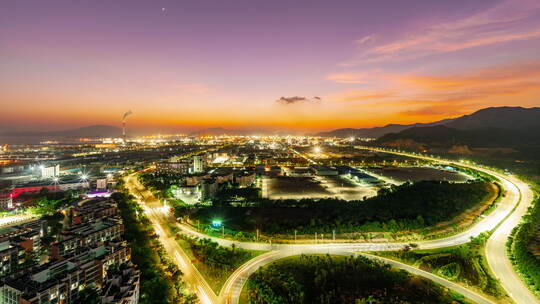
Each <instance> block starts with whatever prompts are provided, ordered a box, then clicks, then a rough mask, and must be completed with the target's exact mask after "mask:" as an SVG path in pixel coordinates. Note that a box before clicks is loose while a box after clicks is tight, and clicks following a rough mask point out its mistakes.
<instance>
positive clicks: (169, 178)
mask: <svg viewBox="0 0 540 304" xmlns="http://www.w3.org/2000/svg"><path fill="white" fill-rule="evenodd" d="M184 175H185V174H180V173H174V172H170V173H158V172H155V171H149V172H141V173H139V174H138V175H137V178H138V179H139V181H140V182H141V183H142V184H143V185H144V186H145V187H147V188H148V189H150V190H151V191H152V192H153V193H155V194H157V195H158V196H159V197H162V198H166V197H172V194H171V187H172V186H176V185H178V184H180V183H181V182H182V181H183V180H184Z"/></svg>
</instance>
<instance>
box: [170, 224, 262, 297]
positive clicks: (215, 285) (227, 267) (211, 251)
mask: <svg viewBox="0 0 540 304" xmlns="http://www.w3.org/2000/svg"><path fill="white" fill-rule="evenodd" d="M178 243H179V244H180V246H181V247H182V249H184V252H186V254H188V256H189V257H190V258H191V259H192V261H193V263H194V265H195V267H197V269H198V270H199V271H200V272H201V274H202V275H203V276H204V277H205V278H206V279H207V282H208V284H209V285H210V287H212V289H213V290H214V291H215V292H216V293H219V291H220V290H221V287H222V286H223V284H224V283H225V281H226V280H227V279H228V278H229V276H230V275H231V274H232V273H233V272H234V270H236V268H238V267H239V266H240V265H242V264H243V263H245V262H247V261H249V260H251V259H252V258H254V257H255V256H257V255H259V254H261V253H262V251H253V250H245V249H241V248H236V247H235V246H234V245H233V246H232V247H230V248H229V247H223V246H219V245H218V244H217V243H216V242H213V241H211V240H210V239H197V238H191V237H189V236H186V235H184V234H179V235H178Z"/></svg>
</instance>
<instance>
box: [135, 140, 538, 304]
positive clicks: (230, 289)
mask: <svg viewBox="0 0 540 304" xmlns="http://www.w3.org/2000/svg"><path fill="white" fill-rule="evenodd" d="M361 148H365V149H369V150H372V151H377V152H383V153H390V154H396V155H402V156H407V157H413V158H419V159H424V160H428V161H432V162H438V163H442V164H447V165H458V166H461V167H466V168H469V169H473V170H476V171H479V172H483V173H485V174H488V175H491V176H493V177H495V178H497V179H498V180H499V182H500V183H501V185H502V187H503V189H504V190H505V191H506V195H505V196H504V197H503V198H502V199H501V200H500V201H499V202H498V204H497V208H496V209H495V210H493V211H492V212H491V213H490V214H489V215H487V216H486V217H484V218H483V219H482V220H480V221H478V222H477V223H475V224H474V225H472V226H471V227H470V228H469V229H468V230H467V231H464V232H461V233H458V234H456V235H453V236H450V237H445V238H441V239H437V240H429V241H419V242H416V243H417V244H418V248H419V249H434V248H444V247H451V246H456V245H460V244H464V243H467V242H469V241H470V239H471V238H472V237H476V236H478V235H479V234H481V233H482V232H486V231H491V230H494V232H493V234H492V235H491V237H490V238H489V239H488V242H487V244H486V252H485V254H486V258H487V261H488V265H489V267H490V268H491V270H492V272H493V273H494V274H495V276H496V277H497V278H498V279H499V280H500V282H501V285H502V286H503V288H504V289H505V290H506V291H507V293H508V294H509V296H510V297H511V298H512V299H513V300H514V301H515V302H516V303H518V304H534V303H540V302H539V301H538V299H537V298H536V297H535V296H534V294H532V292H531V291H530V290H529V289H528V288H527V286H526V285H525V284H524V283H523V281H522V280H521V279H520V278H519V276H518V275H517V273H516V272H515V270H514V269H513V267H512V265H511V263H510V260H509V259H508V256H507V254H506V246H505V243H506V240H507V239H508V236H509V234H510V232H511V230H512V228H513V227H515V226H516V225H518V224H519V221H520V219H521V217H522V216H523V215H524V214H525V213H526V212H527V208H528V207H529V206H531V204H532V200H533V194H532V191H531V190H530V189H529V187H528V185H527V184H525V183H523V182H522V181H520V180H519V179H517V178H516V177H513V176H505V175H503V174H501V173H498V172H495V171H493V170H490V169H486V168H483V167H479V166H476V165H472V164H464V163H459V164H456V163H455V162H453V161H449V160H442V159H438V158H433V157H428V156H423V155H416V154H410V153H404V152H397V151H388V150H384V149H378V148H371V147H361ZM140 189H144V188H142V187H140ZM150 195H151V194H150ZM158 204H159V202H158ZM156 207H157V206H156ZM150 213H152V212H150ZM164 219H165V221H166V217H163V216H162V218H161V221H163V220H164ZM158 222H159V221H158ZM176 225H177V226H178V227H179V228H180V229H181V231H182V232H183V233H185V234H187V235H190V236H194V237H199V238H208V239H211V240H212V241H214V242H217V243H218V244H219V245H221V246H227V247H230V246H232V245H233V244H234V245H235V246H236V247H239V248H244V249H249V250H267V251H270V252H268V253H266V254H263V255H260V256H258V257H255V258H254V259H252V260H250V261H248V262H246V263H245V264H244V265H242V266H241V267H240V268H238V269H237V270H236V271H235V272H234V273H233V274H232V275H231V276H230V277H229V279H228V280H227V282H226V283H225V285H224V287H223V288H222V290H221V292H220V295H219V298H218V297H217V296H215V294H214V293H213V291H212V290H211V289H210V292H209V291H207V290H206V288H204V289H201V290H202V291H205V292H204V293H202V294H203V295H204V297H206V298H208V299H210V297H211V296H209V294H210V295H213V296H214V297H215V298H214V300H211V303H218V302H216V301H219V303H227V304H230V303H237V301H238V298H239V296H240V293H241V291H242V287H243V285H244V283H245V282H246V280H247V279H248V278H249V276H250V275H251V274H252V273H253V272H254V271H256V269H258V268H259V267H261V266H263V265H266V264H268V263H271V262H273V261H275V260H278V259H280V258H283V257H286V256H291V255H299V254H325V253H328V254H337V255H344V254H345V255H351V254H354V253H355V252H359V251H390V250H391V251H394V250H400V249H403V248H404V247H405V246H406V245H407V244H408V243H401V242H399V243H394V242H387V243H318V244H268V243H257V242H240V241H234V240H227V239H222V238H217V237H212V236H209V235H205V234H202V233H200V232H198V231H194V230H193V229H191V228H190V227H188V226H186V225H182V224H179V223H177V224H176ZM175 243H176V242H175ZM177 245H178V244H177ZM180 251H181V249H180ZM371 257H373V256H371ZM379 259H380V258H379ZM385 260H386V259H385ZM184 262H186V261H185V260H184ZM388 263H389V264H391V265H393V266H395V267H398V268H402V269H405V270H408V271H410V272H413V273H415V274H418V275H421V276H423V277H426V278H428V279H431V280H434V281H436V282H438V283H439V284H442V285H444V286H446V287H448V288H450V289H453V290H455V291H457V292H459V293H461V294H464V295H465V296H467V297H468V298H469V299H472V300H475V301H476V302H478V303H493V302H491V301H490V300H488V299H486V298H485V297H483V296H481V295H480V294H478V293H476V292H474V291H471V290H469V289H467V288H465V287H463V286H461V285H457V284H455V283H452V282H450V281H448V280H446V279H444V278H441V277H438V276H436V275H434V274H432V273H428V272H423V271H421V270H419V269H417V268H414V267H412V266H409V265H405V264H402V263H399V262H396V261H391V260H388ZM179 264H183V263H181V262H180V263H179ZM187 264H188V265H191V266H192V264H191V262H190V261H189V260H188V261H187ZM183 266H184V268H189V267H185V266H186V265H183ZM193 268H195V267H193ZM195 272H197V273H198V271H197V270H196V268H195ZM197 281H199V282H200V281H204V278H202V276H200V274H198V278H197ZM205 283H206V282H205ZM208 288H209V287H208ZM201 290H199V292H201Z"/></svg>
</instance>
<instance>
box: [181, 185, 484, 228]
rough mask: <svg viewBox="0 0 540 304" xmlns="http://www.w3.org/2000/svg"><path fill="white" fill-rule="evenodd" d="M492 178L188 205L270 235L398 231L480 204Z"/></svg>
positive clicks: (207, 216)
mask: <svg viewBox="0 0 540 304" xmlns="http://www.w3.org/2000/svg"><path fill="white" fill-rule="evenodd" d="M488 185H489V184H488V183H486V182H483V181H471V182H467V183H449V182H438V181H421V182H416V183H414V184H411V183H406V184H403V185H400V186H393V187H392V188H388V189H381V190H380V191H379V194H378V195H377V196H376V197H372V198H368V199H365V200H363V201H349V202H346V201H342V200H338V199H318V200H314V199H302V200H268V199H259V200H258V201H253V202H251V203H250V204H241V205H234V206H233V205H231V204H228V203H227V202H225V201H221V202H217V203H215V204H214V205H213V206H197V207H192V208H193V209H194V210H191V211H187V210H184V212H185V213H186V214H188V215H189V217H190V219H191V220H192V221H193V222H196V221H199V222H200V223H201V224H202V225H209V224H210V223H211V222H212V220H213V219H216V218H221V219H222V220H223V222H224V224H225V226H226V227H227V228H229V229H231V230H235V231H243V232H248V233H253V232H255V230H256V229H259V230H260V231H261V233H266V234H289V235H291V234H293V233H294V231H297V233H298V234H301V233H306V234H312V233H315V232H318V233H332V232H333V231H335V232H336V233H348V232H397V231H402V230H411V229H422V228H425V227H429V226H432V225H436V224H438V223H441V222H445V221H448V220H451V219H453V218H454V217H456V216H458V215H460V214H461V213H462V212H463V211H465V210H467V209H469V208H472V207H475V206H477V205H478V204H479V203H480V202H482V201H484V200H485V199H486V198H487V197H489V195H490V191H489V190H488Z"/></svg>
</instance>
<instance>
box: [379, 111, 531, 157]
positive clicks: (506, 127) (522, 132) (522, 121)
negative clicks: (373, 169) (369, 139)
mask: <svg viewBox="0 0 540 304" xmlns="http://www.w3.org/2000/svg"><path fill="white" fill-rule="evenodd" d="M375 144H379V145H386V146H394V147H407V146H408V147H418V146H425V147H431V148H444V149H449V150H464V149H465V150H467V149H469V148H491V149H494V148H512V149H516V150H521V151H523V150H531V149H535V150H537V149H538V148H540V108H528V109H527V108H521V107H500V108H487V109H482V110H479V111H477V112H475V113H472V114H470V115H465V116H462V117H459V118H456V119H453V120H452V121H450V122H448V123H445V124H442V125H436V126H426V127H412V128H408V129H405V130H402V131H399V132H396V133H389V134H386V135H383V136H381V137H380V138H378V139H377V140H376V141H375Z"/></svg>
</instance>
